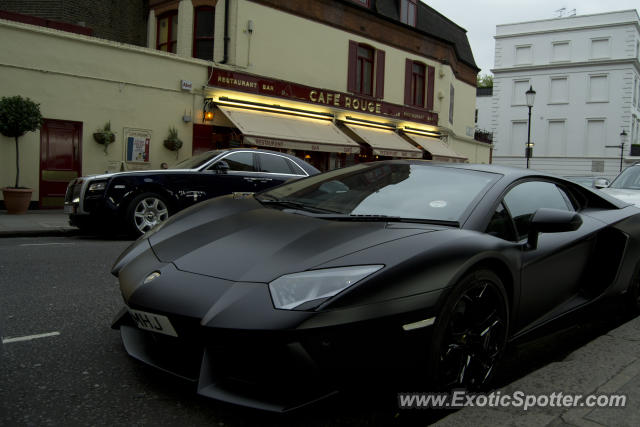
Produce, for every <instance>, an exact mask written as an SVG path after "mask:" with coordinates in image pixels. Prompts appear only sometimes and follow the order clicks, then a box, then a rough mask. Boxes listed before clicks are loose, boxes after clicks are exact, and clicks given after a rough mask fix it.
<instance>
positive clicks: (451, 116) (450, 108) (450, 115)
mask: <svg viewBox="0 0 640 427" xmlns="http://www.w3.org/2000/svg"><path fill="white" fill-rule="evenodd" d="M455 95H456V93H455V90H454V89H453V85H449V123H451V124H453V101H454V100H455V98H456V96H455Z"/></svg>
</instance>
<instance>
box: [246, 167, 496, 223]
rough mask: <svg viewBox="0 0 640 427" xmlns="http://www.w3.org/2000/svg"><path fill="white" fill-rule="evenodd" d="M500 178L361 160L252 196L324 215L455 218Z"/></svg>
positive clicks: (431, 219) (455, 170) (446, 219)
mask: <svg viewBox="0 0 640 427" xmlns="http://www.w3.org/2000/svg"><path fill="white" fill-rule="evenodd" d="M500 176H501V175H499V174H494V173H488V172H481V171H474V170H468V169H459V168H451V167H446V166H435V165H430V164H415V163H402V162H398V163H386V162H385V163H362V164H359V165H355V166H351V167H348V168H344V169H338V170H334V171H331V172H327V173H323V174H320V175H315V176H312V177H309V178H306V179H302V180H299V181H294V182H292V183H290V184H285V185H282V186H279V187H277V188H274V189H272V190H269V191H266V192H263V193H260V194H258V195H257V196H256V198H257V199H258V200H259V201H260V202H262V203H265V204H274V205H275V204H278V205H280V206H282V207H284V208H292V209H301V210H307V211H311V212H315V213H316V214H322V213H325V214H327V215H329V216H330V215H331V214H335V215H341V216H348V217H353V218H356V219H357V218H362V219H366V218H372V217H379V218H384V217H393V218H399V219H408V220H411V219H415V220H425V221H443V222H459V221H460V220H461V219H462V218H463V217H464V216H465V215H466V214H467V213H468V211H469V210H470V209H471V208H472V207H473V206H474V205H475V204H476V203H477V201H478V200H479V199H480V198H481V197H482V195H483V194H484V193H485V192H486V191H487V189H488V188H489V187H490V186H491V185H492V184H493V183H494V182H495V181H497V180H498V179H499V178H500ZM335 217H337V216H335Z"/></svg>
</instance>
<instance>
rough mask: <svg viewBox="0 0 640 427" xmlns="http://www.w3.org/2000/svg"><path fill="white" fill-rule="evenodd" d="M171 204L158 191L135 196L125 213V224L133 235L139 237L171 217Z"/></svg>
mask: <svg viewBox="0 0 640 427" xmlns="http://www.w3.org/2000/svg"><path fill="white" fill-rule="evenodd" d="M169 214H170V212H169V204H168V203H167V201H166V199H165V198H164V197H162V196H161V195H159V194H156V193H143V194H140V195H139V196H137V197H135V198H134V199H133V200H131V202H130V203H129V205H128V206H127V210H126V213H125V226H126V228H127V232H128V234H129V235H130V236H132V237H139V236H141V235H143V234H144V233H146V232H148V231H149V230H151V229H152V228H153V227H155V226H156V225H158V224H160V223H161V222H164V221H166V220H167V219H168V218H169Z"/></svg>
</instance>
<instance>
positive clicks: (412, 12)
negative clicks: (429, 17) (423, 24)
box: [400, 0, 418, 27]
mask: <svg viewBox="0 0 640 427" xmlns="http://www.w3.org/2000/svg"><path fill="white" fill-rule="evenodd" d="M417 16H418V0H400V21H402V22H403V23H405V24H407V25H411V26H412V27H415V26H416V21H417Z"/></svg>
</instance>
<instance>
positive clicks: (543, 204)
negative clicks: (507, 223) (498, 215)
mask: <svg viewBox="0 0 640 427" xmlns="http://www.w3.org/2000/svg"><path fill="white" fill-rule="evenodd" d="M567 200H568V198H567V196H566V195H565V194H564V193H563V192H562V190H560V189H559V188H558V187H557V186H556V185H555V184H553V183H551V182H546V181H528V182H524V183H522V184H520V185H517V186H515V187H513V188H512V189H511V190H510V191H509V192H508V193H507V195H506V196H505V197H504V204H505V206H506V207H507V209H508V210H509V213H510V214H511V217H512V218H513V222H514V223H515V226H516V233H517V240H522V239H526V238H527V235H528V234H529V222H530V221H531V217H532V216H533V214H534V213H535V212H536V211H537V210H538V209H540V208H553V209H561V210H565V211H572V210H574V209H573V206H570V204H569V202H568V201H567Z"/></svg>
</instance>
